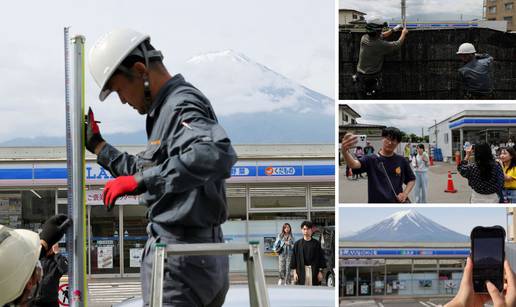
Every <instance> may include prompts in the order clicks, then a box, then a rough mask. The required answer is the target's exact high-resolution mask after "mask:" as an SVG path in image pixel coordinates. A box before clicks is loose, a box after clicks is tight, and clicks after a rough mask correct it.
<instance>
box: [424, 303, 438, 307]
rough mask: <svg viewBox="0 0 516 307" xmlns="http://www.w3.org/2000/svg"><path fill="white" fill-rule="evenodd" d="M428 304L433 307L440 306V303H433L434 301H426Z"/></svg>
mask: <svg viewBox="0 0 516 307" xmlns="http://www.w3.org/2000/svg"><path fill="white" fill-rule="evenodd" d="M427 303H428V304H430V306H434V307H440V306H442V305H438V304H435V303H432V302H427Z"/></svg>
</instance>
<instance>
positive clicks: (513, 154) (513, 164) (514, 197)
mask: <svg viewBox="0 0 516 307" xmlns="http://www.w3.org/2000/svg"><path fill="white" fill-rule="evenodd" d="M500 162H502V167H503V172H504V184H503V196H504V199H505V200H506V201H507V202H508V203H516V150H514V148H512V147H505V148H502V150H501V152H500Z"/></svg>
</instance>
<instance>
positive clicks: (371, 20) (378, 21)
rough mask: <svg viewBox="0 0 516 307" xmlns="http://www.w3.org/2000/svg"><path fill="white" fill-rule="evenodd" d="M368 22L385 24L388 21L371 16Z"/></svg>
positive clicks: (379, 24)
mask: <svg viewBox="0 0 516 307" xmlns="http://www.w3.org/2000/svg"><path fill="white" fill-rule="evenodd" d="M366 23H369V24H374V25H378V26H383V25H384V24H385V23H386V21H385V20H383V19H382V18H380V17H377V16H371V17H369V18H368V19H367V20H366Z"/></svg>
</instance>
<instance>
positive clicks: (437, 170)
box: [339, 162, 471, 203]
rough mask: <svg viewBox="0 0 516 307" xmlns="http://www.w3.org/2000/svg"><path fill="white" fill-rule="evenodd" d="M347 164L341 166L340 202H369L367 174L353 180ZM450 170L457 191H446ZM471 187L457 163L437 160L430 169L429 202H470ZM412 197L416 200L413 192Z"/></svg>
mask: <svg viewBox="0 0 516 307" xmlns="http://www.w3.org/2000/svg"><path fill="white" fill-rule="evenodd" d="M345 171H346V166H345V165H341V166H340V167H339V203H367V175H366V174H365V173H364V174H362V176H364V179H358V180H351V179H347V178H346V176H345ZM448 171H451V172H452V179H453V183H454V187H455V189H456V190H457V193H445V192H444V190H446V188H447V184H448ZM350 178H351V177H350ZM470 194H471V188H470V187H469V186H468V181H467V180H466V179H465V178H463V177H462V176H460V175H459V174H458V172H457V167H456V166H455V164H451V163H444V162H435V164H434V166H431V167H430V169H429V170H428V195H427V201H428V202H429V203H469V199H470ZM410 199H411V200H412V201H413V202H415V198H414V195H413V193H411V195H410Z"/></svg>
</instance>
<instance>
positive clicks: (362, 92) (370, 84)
mask: <svg viewBox="0 0 516 307" xmlns="http://www.w3.org/2000/svg"><path fill="white" fill-rule="evenodd" d="M355 76H356V81H355V87H356V94H357V99H381V98H383V97H382V89H383V82H382V73H381V72H379V73H376V74H371V75H365V74H362V73H359V72H357V74H356V75H355Z"/></svg>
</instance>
